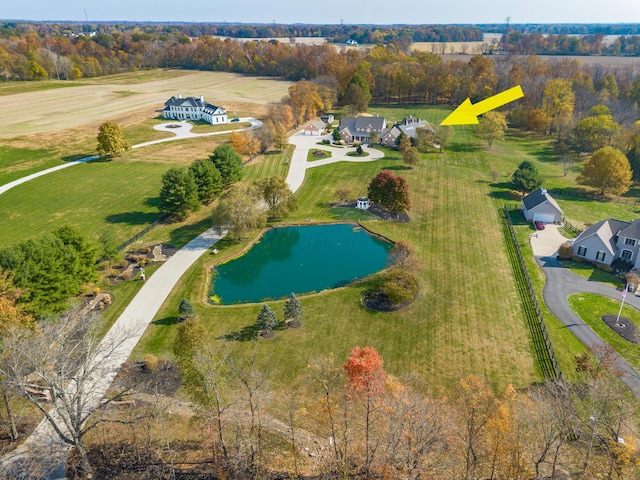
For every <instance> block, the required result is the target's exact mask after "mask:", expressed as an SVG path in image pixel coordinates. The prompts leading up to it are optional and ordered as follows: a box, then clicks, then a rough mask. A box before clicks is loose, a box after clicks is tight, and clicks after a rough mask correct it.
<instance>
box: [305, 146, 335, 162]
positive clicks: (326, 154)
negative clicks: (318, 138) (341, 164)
mask: <svg viewBox="0 0 640 480" xmlns="http://www.w3.org/2000/svg"><path fill="white" fill-rule="evenodd" d="M314 152H322V153H324V156H320V155H314ZM330 157H331V152H330V151H329V150H324V149H322V148H312V149H310V150H309V153H308V154H307V162H314V161H316V160H323V159H325V158H330Z"/></svg>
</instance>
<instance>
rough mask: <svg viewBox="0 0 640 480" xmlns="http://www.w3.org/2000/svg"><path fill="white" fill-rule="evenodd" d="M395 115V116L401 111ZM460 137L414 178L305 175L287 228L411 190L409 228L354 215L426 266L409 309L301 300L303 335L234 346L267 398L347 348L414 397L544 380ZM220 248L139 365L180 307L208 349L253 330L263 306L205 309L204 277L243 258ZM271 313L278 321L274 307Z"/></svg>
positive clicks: (181, 293) (340, 171)
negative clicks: (350, 199) (391, 183)
mask: <svg viewBox="0 0 640 480" xmlns="http://www.w3.org/2000/svg"><path fill="white" fill-rule="evenodd" d="M390 110H394V109H390ZM394 112H395V114H396V115H397V116H399V117H401V116H402V115H403V109H395V110H394ZM445 115H446V112H445V111H443V110H434V109H423V111H422V113H421V115H420V116H422V118H425V117H431V118H433V119H438V118H444V116H445ZM416 116H418V115H416ZM456 132H457V137H456V141H457V142H458V145H459V147H458V148H457V149H455V150H450V151H446V152H445V153H444V154H442V155H439V154H434V155H425V156H424V159H423V161H422V162H421V164H420V165H419V166H417V167H416V168H414V169H412V170H409V169H407V168H406V167H404V166H403V165H402V164H401V162H400V160H399V158H398V155H397V153H396V152H393V151H389V152H388V153H389V158H385V159H383V160H380V161H376V162H369V163H358V164H355V163H347V162H340V163H336V164H332V165H327V166H322V167H317V168H312V169H310V170H308V171H307V176H306V178H305V183H304V184H303V186H302V188H301V189H300V191H299V192H298V200H299V205H300V208H299V210H298V211H297V212H295V213H294V214H293V215H292V216H291V217H290V218H289V219H287V220H288V221H289V222H292V223H298V222H307V219H310V220H311V221H326V220H335V219H342V218H346V217H349V216H351V217H352V218H353V212H349V214H346V212H347V211H348V209H342V208H331V203H332V202H334V201H335V198H334V191H335V189H336V188H337V187H342V188H348V189H350V190H351V191H352V193H353V196H354V198H355V197H357V196H360V195H364V194H366V191H367V185H368V183H369V181H370V180H371V178H373V177H374V176H375V175H376V174H377V173H378V172H379V171H380V170H381V169H391V170H392V171H393V172H394V173H396V174H399V175H402V176H405V177H406V178H407V180H408V182H409V186H410V189H411V197H412V201H413V205H412V208H411V211H410V212H409V214H410V216H411V222H409V223H394V222H385V221H382V220H379V219H377V218H376V217H373V216H372V215H371V214H369V213H366V212H357V213H356V215H357V216H358V217H359V218H358V219H359V220H361V221H362V222H363V224H365V225H366V226H367V228H369V229H371V230H373V231H375V232H377V233H380V234H382V235H385V236H387V237H389V238H391V239H395V240H399V239H404V240H407V241H409V242H410V243H412V244H413V245H415V246H416V248H417V254H418V256H419V258H420V260H421V262H422V270H421V271H420V273H419V276H420V281H421V291H420V294H419V296H418V299H417V301H416V302H415V303H414V304H413V305H411V306H410V307H408V308H406V309H404V310H401V311H398V312H394V313H373V312H369V311H367V310H365V309H364V308H363V307H362V306H361V305H360V293H361V292H362V291H363V290H364V289H365V288H366V285H363V284H358V285H352V286H348V287H345V288H341V289H337V290H334V291H330V292H326V293H321V294H317V295H313V296H307V297H304V298H302V300H301V301H302V306H303V309H304V319H303V327H302V328H300V329H294V330H285V331H280V332H278V334H277V336H276V338H275V339H273V340H268V341H265V340H259V341H258V342H249V343H247V342H231V343H232V344H233V345H232V347H233V348H234V349H238V350H239V351H241V352H243V353H245V354H248V355H249V354H251V355H253V354H255V355H257V357H258V358H259V361H260V362H262V363H263V364H264V365H265V366H266V365H268V366H269V369H270V371H271V378H272V381H273V382H274V383H275V384H276V385H275V386H278V387H282V388H291V387H293V386H295V385H298V384H299V383H301V382H302V381H303V378H304V371H305V368H306V365H307V364H308V363H309V361H311V360H312V359H313V358H316V357H319V356H322V355H326V354H328V353H329V352H333V353H334V355H335V357H336V358H337V359H338V361H343V360H344V359H346V357H347V355H348V352H349V349H350V348H352V347H353V346H355V345H360V346H365V345H371V346H374V347H375V348H376V349H378V351H379V352H380V354H381V355H382V357H383V358H384V359H385V367H386V368H388V370H389V371H390V372H392V373H394V374H397V375H399V376H404V375H406V374H408V373H412V374H414V379H413V380H412V382H413V383H414V384H415V385H416V386H418V387H419V388H422V389H437V390H439V389H445V390H446V389H448V388H449V387H450V386H451V385H453V384H454V383H455V382H457V380H458V379H459V378H461V377H462V376H464V375H466V374H469V373H476V374H480V375H482V376H484V377H486V378H487V379H488V380H489V382H490V383H491V384H492V385H493V386H494V387H495V388H496V389H502V388H504V387H505V386H506V385H507V384H508V383H513V384H515V385H516V386H518V387H524V386H526V385H529V384H530V383H532V382H536V381H540V380H541V377H540V375H539V372H538V371H537V369H536V367H535V364H534V360H533V356H532V352H531V347H530V343H529V332H528V329H527V327H526V325H525V324H524V321H523V319H522V311H521V307H520V304H519V299H518V295H517V293H516V290H515V285H514V283H513V280H512V273H511V271H510V266H509V264H508V262H507V261H506V258H505V251H504V246H503V241H502V235H501V231H500V229H498V228H496V227H495V225H498V217H497V215H498V211H497V208H496V205H495V203H494V199H493V197H492V196H491V188H490V186H489V184H488V182H487V181H486V180H484V178H485V165H484V162H483V160H482V158H481V156H480V153H481V152H482V149H480V148H479V146H478V145H477V143H476V141H475V140H474V134H473V129H472V128H460V129H458V130H457V131H456ZM247 177H249V178H255V177H257V175H255V176H254V175H251V176H249V175H247ZM479 179H480V180H481V181H479ZM217 248H218V249H219V250H220V254H218V255H217V256H215V257H214V256H211V255H206V256H205V257H203V258H202V259H201V260H200V261H199V262H198V264H197V265H196V266H195V267H194V268H192V269H191V270H190V271H189V272H188V273H187V274H186V275H185V277H184V278H183V279H182V280H181V282H180V284H179V285H178V286H177V287H176V291H175V295H174V296H173V297H172V298H171V299H170V300H169V301H168V302H167V303H166V305H165V307H164V308H163V309H162V311H161V312H160V314H159V316H158V320H157V321H156V322H154V324H153V325H152V326H151V327H150V328H149V329H148V331H147V332H146V334H145V339H144V340H143V342H142V343H141V344H140V345H139V346H138V348H137V353H136V355H139V354H141V353H142V352H145V351H151V352H154V353H156V354H159V355H161V356H170V355H171V344H172V340H173V338H174V335H175V331H176V323H175V322H176V312H177V305H178V303H179V301H180V299H181V298H182V297H185V298H189V299H190V300H191V301H192V302H193V303H194V305H196V311H197V314H198V316H199V318H200V319H201V320H202V321H203V322H204V323H205V324H206V326H207V328H208V330H209V331H210V333H211V336H212V338H219V337H220V336H222V335H226V334H229V333H232V332H234V331H237V330H239V329H241V328H243V327H245V326H247V325H250V324H252V323H253V322H254V321H255V317H256V315H257V314H258V311H259V308H260V305H246V306H229V307H220V306H211V305H207V304H206V303H205V302H204V300H205V299H206V295H207V291H208V282H207V272H208V271H209V269H210V265H211V264H213V263H214V262H222V261H225V260H226V259H228V258H229V257H232V256H233V255H234V254H237V252H239V251H240V249H241V248H242V246H241V245H233V244H225V245H220V246H218V247H217ZM269 304H270V306H271V307H272V308H273V309H274V310H275V311H276V312H277V313H278V314H279V316H280V317H282V302H269ZM214 341H215V340H214Z"/></svg>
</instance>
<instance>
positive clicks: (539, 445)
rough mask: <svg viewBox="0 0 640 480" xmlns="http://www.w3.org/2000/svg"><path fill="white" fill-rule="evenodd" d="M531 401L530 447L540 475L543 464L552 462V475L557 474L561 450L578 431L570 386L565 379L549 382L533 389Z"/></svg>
mask: <svg viewBox="0 0 640 480" xmlns="http://www.w3.org/2000/svg"><path fill="white" fill-rule="evenodd" d="M529 398H530V400H531V403H530V404H529V408H527V409H525V412H524V413H525V415H526V420H527V424H528V426H529V433H530V441H529V442H528V443H529V447H530V448H529V450H530V451H531V456H532V460H533V464H534V466H535V471H536V478H541V473H542V472H541V468H542V466H543V465H544V464H545V463H549V462H550V463H551V466H550V469H551V470H550V472H548V476H549V477H550V478H555V474H556V468H557V465H558V460H559V458H560V453H561V452H560V451H561V449H563V448H564V447H566V445H567V442H568V441H569V439H570V438H571V436H572V435H574V434H575V433H574V432H575V422H574V418H573V408H572V405H571V398H570V395H569V386H568V385H567V384H565V382H564V381H562V380H557V381H554V382H548V383H546V384H545V385H543V386H541V387H534V388H531V389H530V391H529Z"/></svg>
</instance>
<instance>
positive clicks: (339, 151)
mask: <svg viewBox="0 0 640 480" xmlns="http://www.w3.org/2000/svg"><path fill="white" fill-rule="evenodd" d="M323 138H330V136H329V135H326V136H324V137H319V136H316V135H305V134H304V132H303V131H300V132H298V133H296V134H294V135H292V136H291V137H289V143H291V144H292V145H294V146H295V147H296V149H295V150H294V152H293V155H292V156H291V166H290V167H289V174H288V175H287V180H286V182H287V184H288V185H289V188H290V189H291V191H292V192H295V191H296V190H298V188H300V186H301V185H302V182H304V176H305V174H306V172H307V170H308V169H309V168H314V167H320V166H322V165H329V164H331V163H336V162H373V161H375V160H380V159H381V158H382V157H384V153H383V152H381V151H380V150H376V149H374V148H369V147H367V146H364V145H363V146H362V149H363V150H364V151H365V152H367V153H368V154H369V155H367V156H366V157H350V156H348V155H347V152H352V151H353V148H337V147H330V146H328V145H318V142H321V141H322V139H323ZM312 148H319V149H320V150H327V151H329V152H331V157H329V158H323V159H322V160H315V161H313V162H308V161H307V155H308V154H309V150H310V149H312Z"/></svg>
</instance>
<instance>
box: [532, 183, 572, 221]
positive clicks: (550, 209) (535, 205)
mask: <svg viewBox="0 0 640 480" xmlns="http://www.w3.org/2000/svg"><path fill="white" fill-rule="evenodd" d="M522 213H524V218H525V219H527V220H528V221H530V222H543V223H558V222H560V220H562V209H561V208H560V206H559V205H558V202H556V201H555V200H554V198H553V197H552V196H551V195H549V193H548V192H547V191H546V190H545V189H544V188H540V189H538V190H536V191H535V192H531V193H530V194H529V195H527V196H526V197H524V198H523V199H522Z"/></svg>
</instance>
